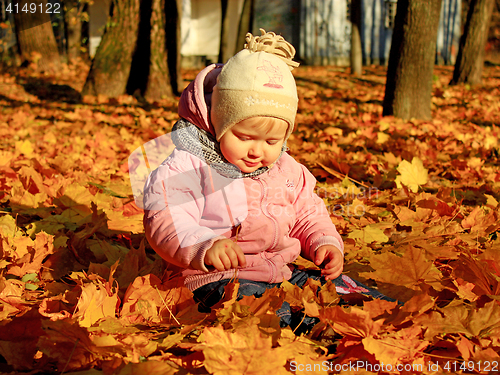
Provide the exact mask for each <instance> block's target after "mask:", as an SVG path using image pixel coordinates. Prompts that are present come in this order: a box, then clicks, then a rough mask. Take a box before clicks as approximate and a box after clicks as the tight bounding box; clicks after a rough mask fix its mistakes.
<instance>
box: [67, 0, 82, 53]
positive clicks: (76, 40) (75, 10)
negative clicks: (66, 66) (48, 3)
mask: <svg viewBox="0 0 500 375" xmlns="http://www.w3.org/2000/svg"><path fill="white" fill-rule="evenodd" d="M64 3H65V4H64V5H65V12H64V22H65V24H66V40H67V43H68V44H67V45H68V47H67V48H68V52H67V53H68V62H75V61H76V59H77V58H78V57H80V52H81V44H82V20H81V18H80V17H81V12H82V9H83V4H82V3H76V2H75V1H73V0H70V1H65V2H64Z"/></svg>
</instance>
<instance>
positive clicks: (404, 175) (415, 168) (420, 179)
mask: <svg viewBox="0 0 500 375" xmlns="http://www.w3.org/2000/svg"><path fill="white" fill-rule="evenodd" d="M397 169H398V172H399V173H400V176H398V177H396V186H397V187H398V188H401V185H405V186H407V187H408V189H410V190H411V191H412V192H414V193H416V192H417V191H418V187H419V186H421V185H425V184H426V183H427V181H428V172H427V169H425V168H424V164H423V163H422V160H420V159H419V158H417V157H414V158H413V160H412V161H411V164H410V163H409V162H408V161H406V160H403V161H402V162H401V163H399V165H398V168H397Z"/></svg>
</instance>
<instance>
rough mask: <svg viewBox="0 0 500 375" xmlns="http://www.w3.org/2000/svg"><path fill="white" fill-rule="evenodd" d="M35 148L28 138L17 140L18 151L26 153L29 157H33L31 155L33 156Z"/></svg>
mask: <svg viewBox="0 0 500 375" xmlns="http://www.w3.org/2000/svg"><path fill="white" fill-rule="evenodd" d="M33 150H34V149H33V145H32V144H31V142H30V141H29V140H28V139H25V140H24V141H17V142H16V151H17V152H19V153H20V154H24V156H26V157H27V158H31V156H33Z"/></svg>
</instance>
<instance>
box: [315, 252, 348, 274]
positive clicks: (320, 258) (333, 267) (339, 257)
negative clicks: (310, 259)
mask: <svg viewBox="0 0 500 375" xmlns="http://www.w3.org/2000/svg"><path fill="white" fill-rule="evenodd" d="M314 264H316V265H317V266H321V267H322V268H323V269H322V270H321V275H323V276H324V277H325V279H326V280H333V279H336V278H337V277H339V276H340V274H341V273H342V270H343V269H344V254H343V253H342V251H340V250H339V249H338V248H337V247H335V246H333V245H323V246H320V247H319V248H318V250H316V253H315V254H314Z"/></svg>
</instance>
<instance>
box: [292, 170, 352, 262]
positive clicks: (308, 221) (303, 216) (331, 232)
mask: <svg viewBox="0 0 500 375" xmlns="http://www.w3.org/2000/svg"><path fill="white" fill-rule="evenodd" d="M299 166H300V173H299V179H298V183H297V187H296V189H297V196H296V200H295V202H294V209H295V212H296V220H295V224H294V226H293V228H292V230H291V233H290V235H291V237H294V238H297V239H298V240H300V245H301V247H302V256H304V257H305V258H307V259H309V260H312V259H313V254H314V252H315V251H316V250H317V249H318V248H319V247H320V246H323V245H333V246H336V247H337V248H338V249H340V250H341V251H342V252H343V251H344V242H343V241H342V237H341V236H340V234H339V233H338V231H337V229H336V228H335V225H334V224H333V223H332V220H331V219H330V215H329V214H328V211H327V209H326V206H325V203H324V202H323V200H322V199H321V198H320V197H318V196H317V195H316V193H315V192H314V187H315V186H316V179H315V178H314V176H313V175H312V174H311V173H310V172H309V171H308V170H307V168H306V167H305V166H303V165H301V164H299Z"/></svg>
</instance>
